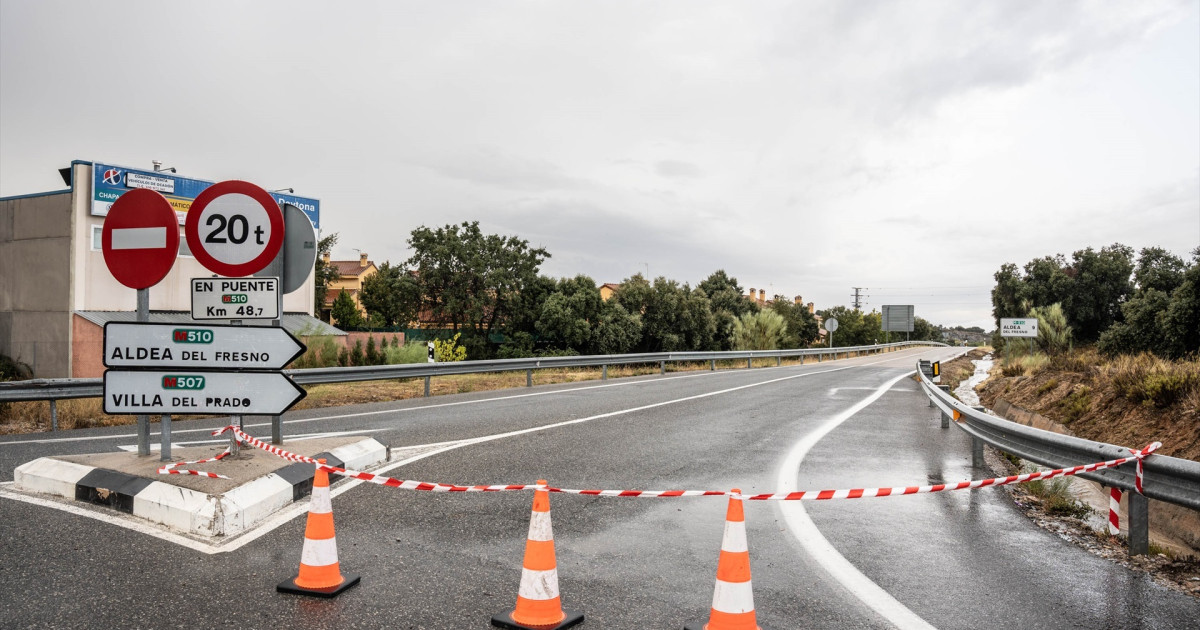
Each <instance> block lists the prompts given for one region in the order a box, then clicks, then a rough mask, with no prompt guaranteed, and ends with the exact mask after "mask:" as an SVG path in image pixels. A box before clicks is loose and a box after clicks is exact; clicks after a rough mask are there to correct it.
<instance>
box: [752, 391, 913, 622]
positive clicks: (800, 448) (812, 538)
mask: <svg viewBox="0 0 1200 630" xmlns="http://www.w3.org/2000/svg"><path fill="white" fill-rule="evenodd" d="M913 374H914V372H907V373H905V374H901V375H900V376H897V377H896V378H894V379H892V380H890V381H888V382H886V383H884V384H883V385H880V386H879V387H878V388H876V389H875V392H874V393H872V394H871V395H870V396H867V397H866V398H864V399H862V400H860V401H858V403H856V404H855V405H854V406H852V407H850V408H849V409H847V410H845V411H843V412H841V413H839V414H838V415H836V416H834V417H832V418H830V419H829V420H828V421H826V422H825V424H823V425H821V426H820V427H817V429H816V430H815V431H813V432H812V433H809V434H808V435H806V436H804V439H802V440H800V441H799V442H797V443H796V445H795V446H793V447H792V450H791V451H790V452H788V454H787V457H786V458H784V460H783V464H782V465H780V467H779V476H778V479H776V482H775V487H776V488H777V489H776V490H775V491H776V492H779V493H784V492H795V491H796V490H798V489H799V478H800V464H801V463H802V462H803V461H804V456H805V455H807V454H808V451H809V450H810V449H812V447H813V446H815V445H816V443H817V442H819V441H821V438H823V437H825V435H826V434H828V433H829V432H830V431H832V430H834V429H836V428H837V427H838V425H840V424H842V423H843V422H845V421H846V420H847V419H849V418H850V417H852V416H853V415H854V414H856V413H858V412H859V411H862V410H863V409H865V408H866V407H867V405H870V404H871V403H873V402H875V401H876V400H878V399H879V397H880V396H882V395H883V394H884V392H886V391H887V390H889V389H891V388H892V386H894V385H895V384H896V383H899V382H900V381H901V380H903V379H905V378H908V377H910V376H912V375H913ZM776 506H777V507H778V508H779V511H780V512H782V514H783V518H784V522H785V523H787V526H788V529H790V530H791V531H792V535H793V536H795V537H796V540H798V541H800V544H801V545H802V546H803V547H804V549H805V551H807V552H808V553H809V555H811V556H812V557H813V559H815V560H816V561H817V562H818V563H819V564H820V565H821V566H822V567H824V568H825V570H826V571H828V572H829V574H830V575H831V576H832V577H833V578H834V579H835V580H837V581H838V582H839V583H841V584H842V586H844V587H846V590H847V591H849V592H850V593H852V594H853V595H854V596H855V597H857V598H858V599H859V600H860V601H862V603H864V604H866V605H867V606H868V607H869V608H870V609H871V610H874V611H875V612H877V613H879V614H880V615H881V616H882V617H883V618H884V619H887V620H888V621H889V622H891V623H892V624H893V625H894V626H896V627H897V628H901V629H902V630H909V629H920V630H933V626H932V625H930V624H929V622H927V621H925V620H924V619H922V618H921V617H920V616H918V615H917V614H916V613H914V612H913V611H911V610H909V609H908V608H907V607H906V606H905V605H904V604H901V603H900V602H899V601H897V600H896V598H894V597H892V596H891V594H889V593H888V592H887V591H885V590H883V588H882V587H880V586H879V585H878V584H876V583H874V582H872V581H871V579H870V578H868V577H867V576H865V575H863V574H862V572H861V571H859V570H858V569H857V568H856V567H855V566H854V565H853V564H851V563H850V561H849V560H846V558H845V557H844V556H842V554H840V553H838V551H837V549H834V548H833V545H831V544H830V543H829V541H828V540H826V538H825V536H823V535H822V534H821V530H819V529H817V526H816V525H815V524H813V522H812V519H810V518H809V517H808V512H806V511H805V510H804V505H803V504H802V502H801V501H778V502H776Z"/></svg>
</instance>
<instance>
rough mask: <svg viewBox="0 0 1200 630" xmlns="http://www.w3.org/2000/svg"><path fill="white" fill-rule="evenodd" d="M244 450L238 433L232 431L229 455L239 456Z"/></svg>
mask: <svg viewBox="0 0 1200 630" xmlns="http://www.w3.org/2000/svg"><path fill="white" fill-rule="evenodd" d="M241 452H242V443H241V442H239V441H238V438H237V434H236V433H233V432H232V431H231V432H230V433H229V456H230V457H233V458H237V456H238V454H239V453H241Z"/></svg>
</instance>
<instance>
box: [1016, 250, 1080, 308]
mask: <svg viewBox="0 0 1200 630" xmlns="http://www.w3.org/2000/svg"><path fill="white" fill-rule="evenodd" d="M1066 265H1067V262H1066V259H1064V258H1063V257H1062V254H1058V255H1055V256H1043V257H1041V258H1035V259H1033V260H1031V261H1029V262H1027V263H1025V277H1024V278H1023V279H1022V283H1023V285H1024V286H1023V287H1022V290H1021V297H1022V298H1023V299H1025V300H1028V301H1029V303H1030V304H1032V305H1033V306H1049V305H1051V304H1055V303H1058V302H1062V301H1063V299H1065V298H1066V296H1067V294H1068V293H1069V292H1070V290H1071V277H1070V276H1068V275H1067V272H1066ZM1011 317H1020V316H1019V315H1013V316H1011Z"/></svg>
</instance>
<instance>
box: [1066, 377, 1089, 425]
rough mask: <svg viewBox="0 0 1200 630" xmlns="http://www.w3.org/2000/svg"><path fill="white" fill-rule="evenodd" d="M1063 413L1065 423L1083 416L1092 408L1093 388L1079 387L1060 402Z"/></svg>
mask: <svg viewBox="0 0 1200 630" xmlns="http://www.w3.org/2000/svg"><path fill="white" fill-rule="evenodd" d="M1058 407H1059V409H1061V410H1062V413H1063V423H1064V424H1070V423H1072V422H1075V421H1076V420H1078V419H1080V418H1082V417H1083V414H1085V413H1087V412H1088V411H1089V410H1091V408H1092V390H1091V389H1088V388H1087V387H1082V386H1081V387H1079V388H1077V389H1075V391H1072V392H1071V393H1070V394H1068V395H1067V397H1066V398H1063V399H1062V400H1060V401H1059V402H1058Z"/></svg>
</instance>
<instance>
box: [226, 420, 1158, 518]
mask: <svg viewBox="0 0 1200 630" xmlns="http://www.w3.org/2000/svg"><path fill="white" fill-rule="evenodd" d="M228 431H233V433H234V435H235V436H236V437H237V438H238V439H239V440H241V441H242V442H245V443H249V444H251V445H252V446H255V447H256V448H260V449H262V450H264V451H267V452H269V453H273V454H275V455H277V456H279V457H282V458H284V459H287V460H291V461H297V462H308V463H311V464H316V465H317V466H318V467H319V468H320V469H321V470H324V471H325V472H327V473H332V474H335V475H341V476H343V477H350V478H352V479H360V480H362V481H367V482H370V483H373V484H377V485H380V486H388V487H392V488H402V489H406V490H424V491H428V492H511V491H517V490H547V491H549V492H557V493H561V494H579V495H585V496H605V497H641V498H659V497H663V498H665V497H732V496H735V493H733V492H728V491H720V490H574V489H568V488H555V487H552V486H539V485H537V484H508V485H492V486H458V485H454V484H447V483H430V482H425V481H412V480H405V479H394V478H392V477H385V476H383V475H376V474H372V473H368V472H361V471H357V470H347V469H345V468H339V467H337V466H329V465H327V464H319V463H318V462H317V460H315V459H313V458H311V457H306V456H304V455H297V454H295V453H291V452H288V451H285V450H283V449H281V448H278V447H275V446H271V445H270V444H267V443H266V442H263V441H262V440H259V439H258V438H254V437H251V436H249V435H246V434H245V433H243V432H242V431H241V430H240V429H238V428H237V427H235V426H232V425H230V426H227V427H225V428H224V429H220V430H218V431H214V432H213V435H221V434H222V433H225V432H228ZM1161 446H1162V443H1161V442H1154V443H1153V444H1149V445H1147V446H1146V447H1145V448H1143V449H1142V450H1140V451H1137V450H1133V449H1130V450H1129V451H1130V453H1131V455H1130V456H1129V457H1121V458H1118V459H1110V460H1108V461H1106V462H1097V463H1095V464H1085V465H1083V466H1075V467H1073V468H1058V469H1055V470H1047V471H1042V472H1034V473H1026V474H1023V475H1012V476H1009V477H996V478H993V479H980V480H976V481H960V482H958V483H948V484H945V483H943V484H934V485H929V486H906V487H896V488H851V489H843V490H805V491H800V492H788V493H783V494H755V495H745V494H737V495H736V496H737V497H740V498H742V499H746V500H749V501H824V500H829V499H865V498H869V497H888V496H901V495H909V494H925V493H932V492H942V491H945V490H971V489H975V488H984V487H987V486H1006V485H1009V484H1014V483H1025V482H1028V481H1034V480H1037V479H1052V478H1054V477H1069V476H1071V475H1077V474H1079V473H1083V472H1094V471H1097V470H1104V469H1105V468H1113V467H1115V466H1121V465H1122V464H1127V463H1129V462H1131V461H1136V462H1137V464H1138V482H1137V488H1138V492H1139V493H1140V492H1141V488H1142V484H1141V469H1142V466H1141V464H1142V460H1143V459H1144V458H1146V457H1147V456H1149V455H1150V454H1151V453H1153V452H1154V451H1156V450H1158V448H1159V447H1161Z"/></svg>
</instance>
